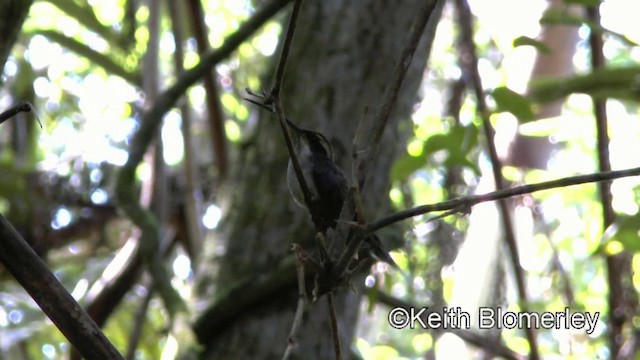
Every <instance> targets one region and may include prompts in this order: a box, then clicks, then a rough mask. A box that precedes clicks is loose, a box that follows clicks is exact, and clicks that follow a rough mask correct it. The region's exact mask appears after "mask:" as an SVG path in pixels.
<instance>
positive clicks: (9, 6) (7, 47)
mask: <svg viewBox="0 0 640 360" xmlns="http://www.w3.org/2000/svg"><path fill="white" fill-rule="evenodd" d="M31 3H33V0H3V1H1V2H0V16H1V19H2V20H1V21H0V75H2V73H3V72H4V64H5V62H6V61H7V57H8V56H9V53H10V52H11V48H13V44H14V43H15V42H16V40H17V39H18V34H19V33H20V29H22V23H23V22H24V19H25V18H26V17H27V13H28V12H29V7H31Z"/></svg>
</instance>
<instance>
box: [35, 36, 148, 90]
mask: <svg viewBox="0 0 640 360" xmlns="http://www.w3.org/2000/svg"><path fill="white" fill-rule="evenodd" d="M33 33H34V34H40V35H42V36H44V37H46V38H47V39H49V40H51V41H53V42H57V43H58V44H60V45H62V46H64V47H65V48H67V49H69V50H71V51H73V52H74V53H76V54H78V55H80V56H83V57H85V58H87V59H88V60H89V61H91V62H92V63H94V64H95V65H98V66H101V67H102V68H103V69H105V70H106V71H107V72H108V73H111V74H114V75H117V76H120V77H121V78H123V79H125V80H127V81H128V82H130V83H132V84H134V85H138V86H140V85H141V84H142V78H141V76H140V73H137V72H135V73H133V72H130V71H127V70H126V69H125V68H124V67H123V66H122V65H121V64H119V63H118V62H116V61H115V60H113V59H112V58H111V57H110V56H109V55H108V54H102V53H100V52H98V51H95V50H93V49H92V48H90V47H89V46H87V45H86V44H83V43H81V42H79V41H78V40H76V39H74V38H70V37H68V36H65V35H64V34H62V33H60V32H58V31H55V30H36V31H34V32H33Z"/></svg>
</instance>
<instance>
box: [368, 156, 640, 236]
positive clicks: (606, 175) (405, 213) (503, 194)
mask: <svg viewBox="0 0 640 360" xmlns="http://www.w3.org/2000/svg"><path fill="white" fill-rule="evenodd" d="M638 175H640V167H637V168H632V169H626V170H616V171H608V172H603V173H594V174H587V175H579V176H571V177H566V178H562V179H558V180H552V181H545V182H541V183H537V184H530V185H522V186H517V187H514V188H510V189H504V190H498V191H493V192H490V193H487V194H481V195H471V196H465V197H461V198H457V199H452V200H448V201H443V202H440V203H436V204H429V205H421V206H417V207H414V208H411V209H407V210H402V211H399V212H397V213H394V214H391V215H389V216H386V217H384V218H382V219H379V220H377V221H375V222H373V223H370V224H369V225H367V226H365V227H364V232H365V233H370V232H374V231H377V230H380V229H382V228H383V227H386V226H389V225H391V224H394V223H397V222H399V221H402V220H406V219H409V218H412V217H414V216H418V215H423V214H427V213H430V212H434V211H446V210H453V209H467V208H470V207H472V206H475V205H477V204H480V203H483V202H487V201H495V200H501V199H507V198H510V197H513V196H518V195H524V194H530V193H534V192H537V191H543V190H550V189H554V188H561V187H567V186H574V185H580V184H586V183H592V182H600V181H608V180H613V179H619V178H623V177H629V176H638Z"/></svg>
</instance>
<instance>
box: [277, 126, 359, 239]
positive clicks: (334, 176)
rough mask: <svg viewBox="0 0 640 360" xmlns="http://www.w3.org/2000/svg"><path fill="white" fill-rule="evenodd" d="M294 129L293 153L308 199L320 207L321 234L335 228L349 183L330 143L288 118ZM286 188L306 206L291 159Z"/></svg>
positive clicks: (288, 166)
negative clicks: (308, 194)
mask: <svg viewBox="0 0 640 360" xmlns="http://www.w3.org/2000/svg"><path fill="white" fill-rule="evenodd" d="M287 124H288V126H289V129H290V130H291V132H290V133H291V135H292V142H293V146H294V151H295V152H296V156H297V158H298V162H299V164H300V170H301V171H302V176H303V177H304V180H305V183H306V184H307V188H308V189H309V193H310V195H311V199H309V200H310V201H311V202H312V203H313V204H315V205H317V209H318V214H317V215H318V216H319V219H317V220H319V222H320V224H317V225H318V226H319V228H320V229H321V230H322V231H326V230H327V228H332V229H333V228H335V227H336V224H337V219H338V218H339V217H340V211H341V210H342V205H343V204H344V199H345V196H346V194H347V180H346V178H345V176H344V173H343V172H342V170H341V169H340V167H339V166H338V165H337V164H336V163H335V159H334V152H333V147H332V146H331V143H330V142H329V141H328V140H327V138H326V137H325V136H324V135H323V134H322V133H320V132H317V131H313V130H307V129H303V128H301V127H299V126H297V125H296V124H295V123H294V122H292V121H291V120H289V119H287ZM287 186H288V188H289V192H290V193H291V196H292V197H293V199H294V201H295V202H296V203H297V204H298V205H300V206H302V207H305V206H306V204H305V199H304V194H303V193H302V190H301V188H300V183H299V181H298V178H297V176H296V173H295V169H294V166H293V162H292V160H291V159H290V160H289V164H288V165H287Z"/></svg>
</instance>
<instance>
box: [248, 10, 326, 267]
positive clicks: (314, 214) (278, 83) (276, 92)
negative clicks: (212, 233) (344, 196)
mask: <svg viewBox="0 0 640 360" xmlns="http://www.w3.org/2000/svg"><path fill="white" fill-rule="evenodd" d="M301 7H302V0H296V1H295V2H294V4H293V11H292V12H291V18H290V19H289V26H288V28H287V32H286V35H285V40H284V44H283V46H282V53H281V54H280V60H279V61H278V68H277V70H276V75H275V79H274V84H273V88H272V89H271V93H269V95H268V96H267V97H266V99H265V103H264V104H258V103H257V102H254V103H256V104H258V105H261V106H263V107H265V106H266V105H269V104H270V105H273V110H274V111H275V113H276V115H277V117H278V121H279V123H280V128H281V129H282V134H283V135H284V141H285V143H286V144H287V151H288V152H289V157H290V159H291V164H292V166H293V170H294V173H295V174H296V178H297V180H298V183H299V184H300V190H301V191H302V196H303V198H304V202H305V205H307V209H308V210H309V213H310V214H311V220H312V222H313V224H314V226H315V229H316V233H321V232H323V231H325V229H324V228H323V224H322V223H323V222H322V221H321V220H320V219H321V216H319V214H320V209H319V208H318V206H317V204H316V203H314V202H313V201H312V200H311V199H312V196H311V191H310V189H309V184H307V182H306V179H305V178H304V175H303V173H302V168H301V167H300V160H299V159H298V154H297V153H296V151H295V149H294V147H293V141H292V140H291V132H290V130H289V126H288V125H287V121H288V120H287V118H286V116H285V114H284V110H283V109H282V105H281V103H280V89H281V88H282V82H283V81H284V73H285V69H286V67H287V59H288V58H289V52H290V51H291V44H292V42H293V35H294V32H295V28H296V22H297V20H298V16H299V14H300V8H301ZM249 94H250V95H254V96H255V95H257V94H255V93H251V92H249ZM252 102H253V101H252ZM316 239H318V237H316ZM316 244H317V246H318V250H319V253H320V257H321V260H323V261H324V260H327V259H328V258H327V257H326V256H325V254H326V253H327V250H326V247H325V246H324V244H323V243H322V242H320V241H318V242H316Z"/></svg>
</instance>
